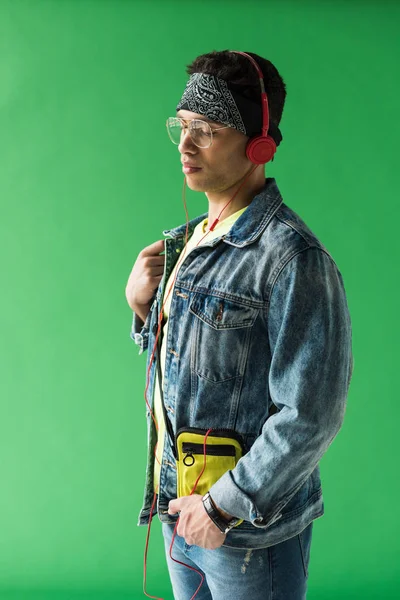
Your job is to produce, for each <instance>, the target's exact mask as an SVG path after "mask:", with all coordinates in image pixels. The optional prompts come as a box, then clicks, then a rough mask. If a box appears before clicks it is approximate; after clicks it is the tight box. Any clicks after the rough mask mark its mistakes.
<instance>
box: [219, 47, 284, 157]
mask: <svg viewBox="0 0 400 600" xmlns="http://www.w3.org/2000/svg"><path fill="white" fill-rule="evenodd" d="M229 52H234V53H235V54H241V55H242V56H247V58H248V59H249V60H251V62H252V63H253V65H254V66H255V68H256V69H257V73H258V76H259V78H260V86H261V108H262V115H263V124H262V131H261V135H256V136H253V137H252V138H250V139H249V141H248V142H247V146H246V156H247V158H248V159H249V160H250V161H251V162H252V163H254V164H256V165H263V164H265V163H267V162H269V161H270V160H271V159H273V157H274V154H275V152H276V142H275V140H274V139H273V138H272V137H271V136H270V135H268V129H269V110H268V98H267V94H266V92H265V87H264V75H263V72H262V71H261V69H260V67H259V66H258V64H257V62H256V61H255V60H254V58H253V57H252V56H250V54H247V53H246V52H240V51H238V50H229Z"/></svg>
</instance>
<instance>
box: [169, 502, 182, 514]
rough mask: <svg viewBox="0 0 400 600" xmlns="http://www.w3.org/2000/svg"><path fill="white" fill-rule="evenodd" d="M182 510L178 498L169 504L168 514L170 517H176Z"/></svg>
mask: <svg viewBox="0 0 400 600" xmlns="http://www.w3.org/2000/svg"><path fill="white" fill-rule="evenodd" d="M180 509H181V503H180V499H179V498H176V499H175V500H170V501H169V503H168V513H169V514H170V515H174V514H175V513H177V512H179V511H180Z"/></svg>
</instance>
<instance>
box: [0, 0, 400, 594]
mask: <svg viewBox="0 0 400 600" xmlns="http://www.w3.org/2000/svg"><path fill="white" fill-rule="evenodd" d="M399 24H400V7H399V4H398V3H395V2H384V1H380V2H367V1H363V2H361V1H360V2H356V1H347V2H338V1H337V2H310V1H307V2H306V1H303V2H300V1H297V2H296V1H293V2H289V1H280V2H272V1H270V2H261V1H259V2H256V1H250V0H247V1H246V2H244V1H235V2H233V1H229V2H225V1H220V2H216V1H215V0H214V1H213V2H208V1H205V0H202V1H201V2H191V1H189V0H186V1H185V2H183V1H182V2H177V1H176V2H172V1H170V2H168V1H164V2H155V1H152V2H144V1H140V2H139V1H137V2H134V1H127V0H125V1H122V0H121V1H117V0H109V1H97V2H95V1H91V2H89V1H80V2H78V1H67V0H65V1H62V0H60V1H56V0H53V1H50V0H47V1H45V0H36V1H31V2H28V1H18V0H9V1H4V0H3V1H1V2H0V131H1V138H0V139H1V142H0V152H1V155H0V169H1V177H0V201H1V212H0V239H1V246H2V249H1V260H2V265H1V295H0V302H1V311H0V315H1V317H0V335H1V342H2V343H1V350H0V351H1V357H0V365H1V374H0V375H1V376H0V394H1V405H0V406H1V413H0V468H1V493H0V597H1V598H2V599H7V600H16V599H18V600H19V599H23V600H26V599H28V598H29V599H32V600H33V599H34V600H36V599H37V600H50V599H51V600H55V599H57V600H64V599H65V600H76V599H78V598H79V599H85V600H86V599H89V598H90V599H92V598H93V599H95V600H111V599H112V600H125V599H128V598H129V599H135V598H142V597H145V596H144V595H143V592H142V581H143V551H144V544H145V538H146V528H145V527H140V528H139V527H137V525H136V523H137V516H138V512H139V509H140V506H141V501H142V493H143V485H144V474H145V459H146V425H145V401H144V386H145V355H141V356H139V355H138V347H137V346H136V345H135V344H134V342H133V340H132V339H131V338H130V335H129V334H130V328H131V318H132V312H131V310H130V308H129V306H128V305H127V302H126V299H125V285H126V282H127V279H128V276H129V273H130V271H131V269H132V267H133V264H134V262H135V260H136V258H137V255H138V253H139V252H140V250H141V249H142V248H143V247H144V246H147V245H149V244H151V243H152V242H154V241H156V240H158V239H162V238H163V235H162V230H163V229H166V228H170V227H175V226H177V225H179V224H182V223H184V222H185V219H186V215H185V211H184V206H183V202H182V184H183V174H182V171H181V165H180V162H179V152H178V150H177V146H173V145H172V144H171V142H170V141H169V139H168V136H167V133H166V130H165V120H166V118H167V116H173V115H174V114H175V106H176V104H177V102H178V100H179V99H180V96H181V94H182V92H183V89H184V86H185V83H186V81H187V75H186V72H185V66H186V65H187V64H188V63H190V62H191V61H192V60H193V59H194V58H195V57H196V56H197V55H199V54H202V53H205V52H209V51H211V50H223V49H226V48H230V49H235V50H243V51H250V52H255V53H258V54H260V55H262V56H264V57H266V58H268V59H270V60H271V61H272V62H273V63H274V64H275V65H276V67H277V68H278V70H279V71H280V72H281V74H282V76H283V78H284V80H285V82H286V84H287V100H286V106H285V110H284V114H283V119H282V122H281V130H282V133H283V136H284V141H283V142H282V144H281V146H280V147H279V149H278V153H277V156H276V159H275V161H274V162H273V164H269V165H267V167H266V175H267V176H272V177H275V178H276V181H277V183H278V186H279V188H280V190H281V192H282V195H283V199H284V201H285V202H286V204H288V205H289V206H290V207H291V208H293V209H294V210H296V211H297V212H298V213H299V214H300V215H301V216H302V218H303V219H304V220H305V221H306V222H307V223H308V224H309V226H310V227H311V228H312V229H313V230H314V231H315V233H316V234H317V235H318V236H319V237H320V239H321V241H322V242H323V243H324V244H325V245H326V246H327V248H328V249H329V250H330V252H331V253H332V255H333V257H334V258H335V260H336V262H337V264H338V266H339V268H340V270H341V272H342V275H343V278H344V282H345V287H346V293H347V297H348V302H349V307H350V312H351V316H352V325H353V351H354V373H353V379H352V383H351V387H350V392H349V397H348V407H347V411H346V417H345V421H344V424H343V427H342V429H341V431H340V433H339V435H338V437H337V438H336V439H335V441H334V443H333V444H332V446H331V448H330V449H329V452H327V454H326V455H325V456H324V457H323V459H322V461H321V477H322V483H323V492H324V501H325V511H326V512H325V515H324V516H323V517H322V518H320V519H317V520H316V521H315V522H314V523H315V525H314V535H313V543H312V548H311V560H310V566H309V571H310V578H309V584H308V590H309V591H308V595H307V598H308V599H309V600H317V599H321V600H322V599H332V600H333V599H335V600H336V599H338V598H340V599H345V598H360V599H361V598H362V599H366V598H385V599H386V598H399V597H400V576H399V551H400V543H399V514H398V506H399V483H398V481H399V479H398V472H399V470H398V456H399V453H398V449H397V441H398V439H399V433H398V432H399V426H400V425H399V418H400V411H399V402H398V401H399V393H398V384H397V381H398V364H397V360H398V359H399V354H398V339H399V318H398V311H399V309H398V307H399V298H398V289H399V282H398V275H399V252H398V221H399V209H398V197H399V196H398V172H399V168H398V158H399V151H398V144H399V142H398V140H399V133H400V132H399V116H398V110H396V109H398V107H399V99H398V92H399V80H398V62H399V42H398V37H397V36H398V30H399ZM187 200H188V210H189V217H190V218H193V217H195V216H196V215H198V214H200V213H202V212H204V211H206V210H207V208H208V206H207V198H206V196H205V195H204V194H198V193H197V194H196V193H194V192H192V191H191V190H189V189H188V190H187ZM147 590H148V593H150V594H152V595H154V596H162V597H164V598H165V599H166V600H170V599H172V592H171V588H170V583H169V578H168V572H167V568H166V564H165V557H164V550H163V543H162V537H161V527H160V523H159V521H158V519H157V518H156V519H155V520H154V522H153V527H152V533H151V539H150V546H149V557H148V586H147Z"/></svg>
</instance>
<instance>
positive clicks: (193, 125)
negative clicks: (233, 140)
mask: <svg viewBox="0 0 400 600" xmlns="http://www.w3.org/2000/svg"><path fill="white" fill-rule="evenodd" d="M187 122H189V135H190V137H191V140H192V141H193V143H194V144H195V145H196V146H198V147H199V148H209V147H210V146H211V144H212V140H213V131H218V130H219V129H226V128H227V127H231V126H230V125H225V126H224V127H217V128H214V129H211V127H210V124H209V123H207V121H203V120H202V119H182V118H181V117H168V119H167V123H166V126H167V131H168V135H169V139H170V140H171V142H172V143H173V144H180V143H181V140H182V132H183V130H184V129H186V127H187V125H186V123H187Z"/></svg>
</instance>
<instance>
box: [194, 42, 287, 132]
mask: <svg viewBox="0 0 400 600" xmlns="http://www.w3.org/2000/svg"><path fill="white" fill-rule="evenodd" d="M246 54H249V55H250V56H251V57H252V58H254V60H255V61H256V62H257V64H258V65H259V67H260V69H261V71H262V73H263V75H264V86H265V91H266V92H267V97H268V108H269V117H270V121H273V122H274V123H275V125H279V122H280V120H281V118H282V112H283V106H284V104H285V98H286V85H285V82H284V81H283V79H282V77H281V76H280V74H279V73H278V70H277V69H276V67H275V66H274V65H273V64H272V62H270V61H269V60H267V59H266V58H262V56H259V55H258V54H254V52H246ZM186 73H187V74H188V75H192V73H207V74H209V75H215V76H216V77H219V78H220V79H224V80H225V81H230V82H231V83H235V84H238V85H241V86H243V91H242V90H241V94H243V96H246V98H251V99H252V100H255V101H256V102H261V95H260V94H261V88H260V79H259V77H258V74H257V70H256V68H255V67H254V65H253V64H252V63H251V61H250V60H249V59H248V58H246V56H242V55H241V54H236V53H234V52H229V50H221V51H217V50H213V51H212V52H209V53H208V54H202V55H201V56H198V57H197V58H195V59H194V61H193V62H192V63H191V64H189V65H187V66H186Z"/></svg>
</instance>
